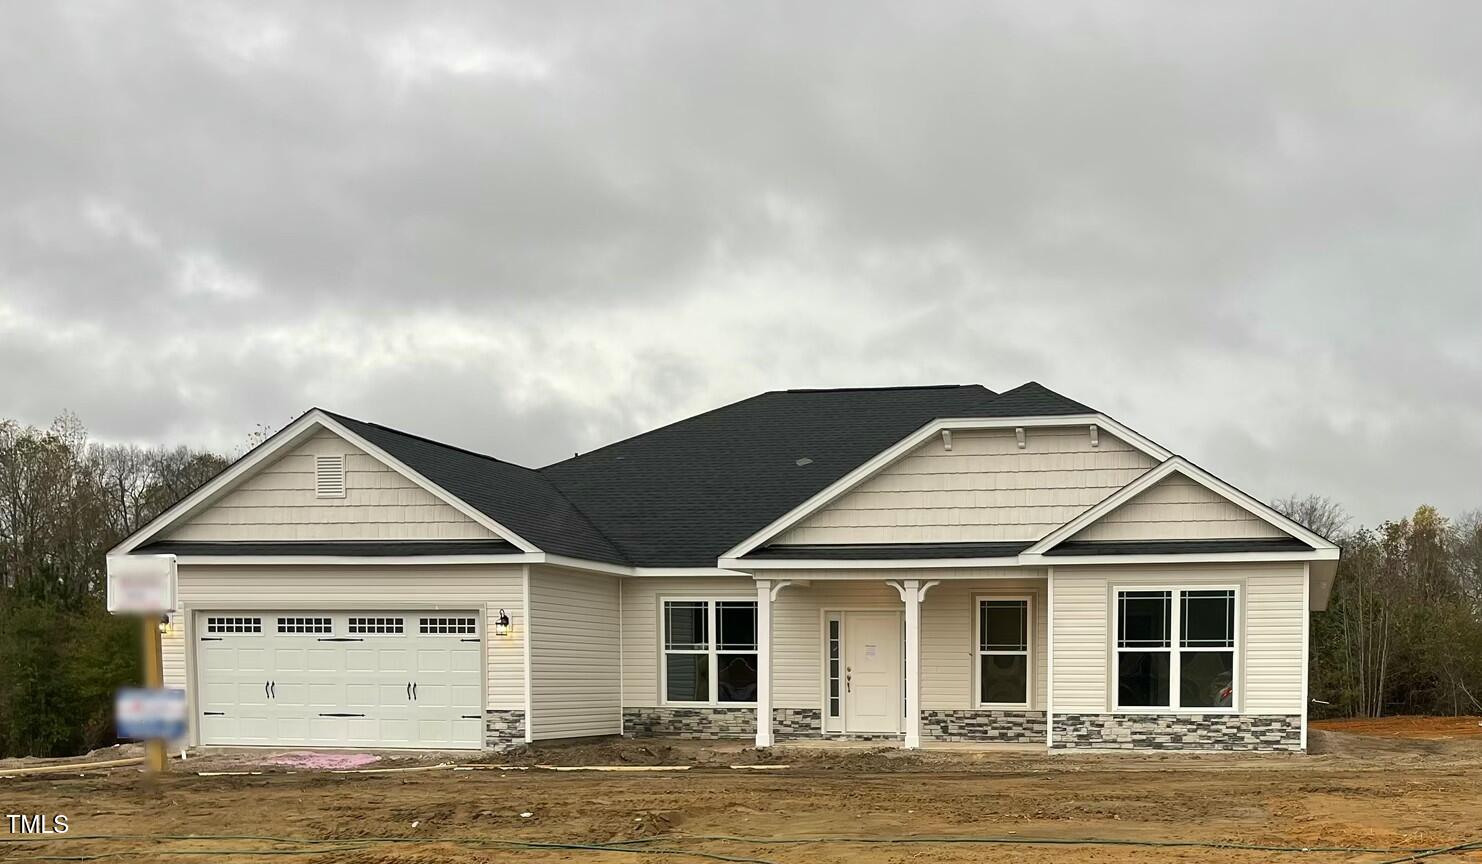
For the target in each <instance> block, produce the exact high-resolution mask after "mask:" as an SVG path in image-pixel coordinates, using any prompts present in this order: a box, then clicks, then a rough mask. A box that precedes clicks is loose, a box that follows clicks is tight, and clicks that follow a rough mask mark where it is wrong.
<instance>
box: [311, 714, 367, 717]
mask: <svg viewBox="0 0 1482 864" xmlns="http://www.w3.org/2000/svg"><path fill="white" fill-rule="evenodd" d="M319 716H320V717H364V716H365V715H364V714H320V715H319Z"/></svg>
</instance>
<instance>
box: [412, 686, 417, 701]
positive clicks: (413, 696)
mask: <svg viewBox="0 0 1482 864" xmlns="http://www.w3.org/2000/svg"><path fill="white" fill-rule="evenodd" d="M416 699H417V682H416V681H413V682H412V701H414V702H415V701H416Z"/></svg>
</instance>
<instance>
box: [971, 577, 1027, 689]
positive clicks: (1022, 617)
mask: <svg viewBox="0 0 1482 864" xmlns="http://www.w3.org/2000/svg"><path fill="white" fill-rule="evenodd" d="M1030 626H1031V625H1030V618H1029V599H1028V598H1026V597H1014V598H1002V599H1000V598H996V597H994V598H982V599H979V600H978V704H979V705H984V706H1013V707H1024V706H1027V705H1028V704H1029V640H1030Z"/></svg>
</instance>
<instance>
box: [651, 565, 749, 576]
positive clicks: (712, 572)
mask: <svg viewBox="0 0 1482 864" xmlns="http://www.w3.org/2000/svg"><path fill="white" fill-rule="evenodd" d="M631 575H633V576H642V577H645V578H648V577H655V578H665V577H672V576H680V577H682V576H750V575H751V574H750V573H745V572H742V571H740V570H731V569H727V568H725V567H634V568H633V572H632V574H631Z"/></svg>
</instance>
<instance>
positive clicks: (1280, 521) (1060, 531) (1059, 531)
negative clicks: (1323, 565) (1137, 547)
mask: <svg viewBox="0 0 1482 864" xmlns="http://www.w3.org/2000/svg"><path fill="white" fill-rule="evenodd" d="M1172 474H1180V475H1182V476H1184V477H1187V478H1189V479H1190V480H1193V481H1194V482H1195V483H1198V484H1199V485H1201V486H1203V487H1204V488H1205V489H1208V490H1209V491H1210V492H1213V493H1214V494H1216V495H1219V496H1220V497H1222V498H1224V499H1225V500H1227V501H1229V502H1231V503H1232V504H1235V505H1237V506H1239V507H1241V508H1243V509H1245V510H1246V511H1248V512H1249V513H1250V514H1251V515H1253V516H1255V517H1257V518H1259V519H1261V520H1263V521H1265V522H1266V523H1268V524H1270V525H1271V526H1273V527H1275V528H1276V529H1277V530H1279V531H1283V532H1285V533H1287V534H1290V535H1291V536H1293V537H1295V538H1297V539H1298V540H1301V541H1302V542H1304V543H1306V544H1308V545H1310V546H1311V547H1312V548H1314V549H1318V550H1323V551H1328V550H1331V551H1332V552H1334V553H1335V554H1336V552H1337V549H1338V547H1337V546H1335V545H1334V544H1333V543H1332V542H1330V541H1329V540H1327V539H1325V538H1324V537H1322V536H1321V535H1319V534H1316V533H1314V532H1312V531H1309V530H1308V529H1306V528H1304V527H1302V526H1301V525H1299V524H1297V523H1296V522H1293V521H1292V520H1291V519H1288V518H1287V517H1285V516H1283V515H1282V514H1281V513H1279V512H1277V511H1276V510H1274V509H1273V508H1271V507H1269V506H1267V505H1266V504H1263V503H1262V502H1260V501H1257V500H1256V499H1255V498H1252V497H1251V496H1249V495H1247V494H1245V493H1244V492H1241V491H1240V490H1239V489H1236V488H1235V487H1234V486H1231V485H1230V484H1229V483H1226V482H1225V481H1223V480H1221V479H1220V478H1218V477H1216V476H1214V475H1213V474H1211V473H1209V472H1208V471H1205V470H1204V469H1203V468H1200V467H1199V466H1198V465H1195V464H1194V463H1192V462H1190V461H1189V460H1187V459H1185V458H1184V457H1182V456H1172V457H1170V458H1168V459H1167V460H1166V461H1164V462H1163V464H1161V465H1159V466H1158V467H1156V468H1154V469H1153V470H1151V471H1149V472H1147V473H1146V474H1143V475H1142V476H1141V477H1138V478H1137V479H1136V480H1133V481H1132V482H1131V483H1128V484H1127V485H1126V486H1123V487H1122V488H1121V489H1118V490H1117V491H1116V492H1113V493H1112V494H1110V495H1108V496H1107V497H1106V498H1104V499H1102V500H1101V503H1099V504H1097V505H1095V506H1094V507H1092V508H1090V509H1089V510H1087V511H1085V512H1084V513H1082V514H1081V515H1079V516H1077V517H1075V518H1074V519H1072V520H1070V521H1069V522H1066V523H1065V524H1064V525H1061V526H1060V527H1059V528H1056V529H1055V530H1054V531H1051V532H1050V533H1049V534H1046V535H1045V536H1044V537H1043V538H1042V539H1041V540H1040V541H1039V542H1038V543H1035V544H1034V545H1033V546H1031V547H1029V548H1028V549H1025V550H1024V552H1023V556H1028V557H1029V558H1030V560H1034V559H1035V558H1038V556H1040V555H1043V554H1044V553H1045V552H1047V551H1049V550H1050V549H1053V548H1055V547H1056V546H1058V545H1060V544H1061V543H1063V542H1065V541H1066V540H1068V539H1070V538H1071V537H1073V536H1075V535H1076V534H1077V533H1079V532H1080V531H1081V530H1082V529H1084V528H1086V527H1088V526H1090V525H1091V524H1092V523H1094V522H1096V521H1097V520H1098V519H1100V518H1101V517H1103V516H1105V515H1106V514H1108V513H1110V512H1112V511H1113V510H1115V509H1117V508H1118V507H1120V506H1122V505H1123V504H1126V503H1127V502H1128V501H1131V500H1132V499H1133V498H1135V497H1137V496H1138V495H1139V494H1140V493H1142V492H1145V491H1147V490H1148V489H1150V488H1152V486H1153V485H1154V484H1156V483H1157V482H1158V481H1160V480H1162V479H1164V478H1165V477H1168V476H1170V475H1172ZM1165 557H1168V558H1170V559H1171V558H1172V557H1174V556H1165ZM1308 557H1310V556H1308ZM1119 560H1129V559H1128V558H1126V557H1125V556H1121V557H1119ZM1304 560H1305V559H1304ZM1078 563H1090V562H1089V561H1079V560H1078ZM1129 563H1130V561H1129Z"/></svg>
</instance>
